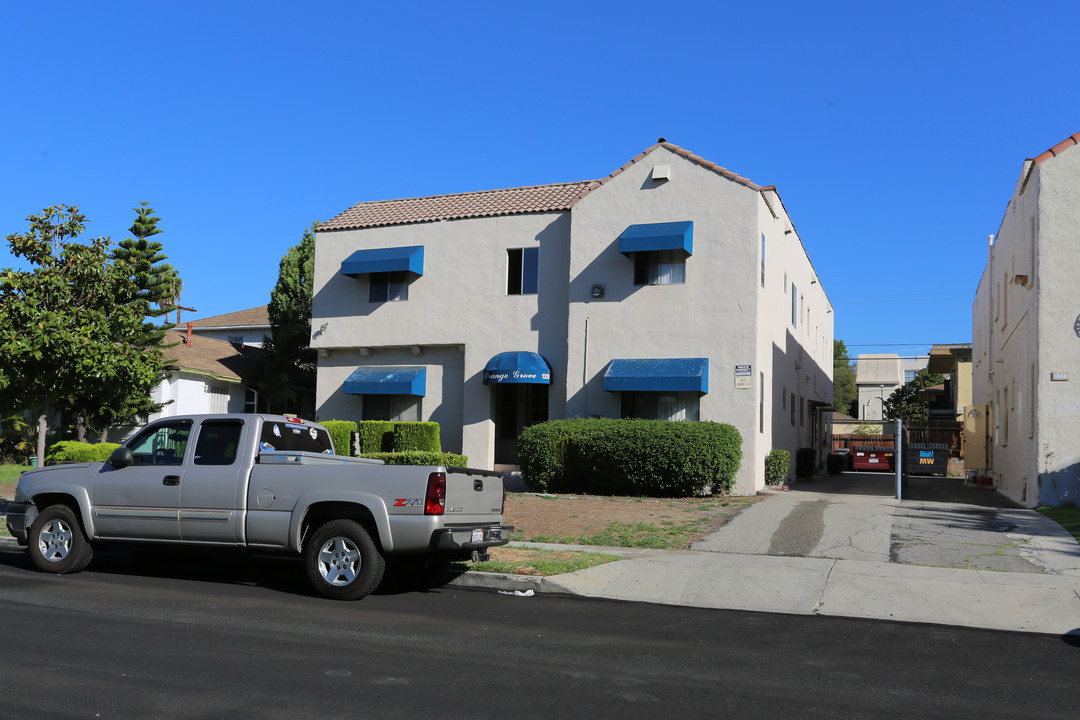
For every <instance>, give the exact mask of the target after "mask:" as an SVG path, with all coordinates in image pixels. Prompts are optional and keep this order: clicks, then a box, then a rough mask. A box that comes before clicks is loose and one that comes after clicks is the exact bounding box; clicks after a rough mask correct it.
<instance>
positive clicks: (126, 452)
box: [108, 446, 131, 470]
mask: <svg viewBox="0 0 1080 720" xmlns="http://www.w3.org/2000/svg"><path fill="white" fill-rule="evenodd" d="M108 463H109V464H110V465H112V466H113V467H114V468H116V469H117V470H119V469H120V468H126V467H127V466H128V465H130V464H131V448H127V447H123V446H121V447H118V448H116V449H115V450H113V452H112V455H110V456H109V459H108Z"/></svg>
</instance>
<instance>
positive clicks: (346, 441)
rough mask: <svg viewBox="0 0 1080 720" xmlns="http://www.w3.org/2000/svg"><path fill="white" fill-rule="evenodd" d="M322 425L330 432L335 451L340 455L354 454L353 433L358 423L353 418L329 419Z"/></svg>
mask: <svg viewBox="0 0 1080 720" xmlns="http://www.w3.org/2000/svg"><path fill="white" fill-rule="evenodd" d="M322 426H323V427H324V428H326V430H327V431H328V432H329V433H330V440H331V441H333V443H334V452H335V453H337V454H338V455H345V456H346V457H347V456H350V455H352V454H353V443H352V437H353V433H354V432H356V423H355V422H353V421H352V420H327V421H326V422H324V423H322Z"/></svg>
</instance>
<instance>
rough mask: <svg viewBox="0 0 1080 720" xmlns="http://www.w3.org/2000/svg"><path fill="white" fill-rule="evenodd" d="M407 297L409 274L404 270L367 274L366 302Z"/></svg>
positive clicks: (389, 300) (387, 300)
mask: <svg viewBox="0 0 1080 720" xmlns="http://www.w3.org/2000/svg"><path fill="white" fill-rule="evenodd" d="M408 299H409V274H408V273H407V272H405V271H404V270H399V271H394V272H374V273H371V274H370V275H368V302H396V301H399V300H408Z"/></svg>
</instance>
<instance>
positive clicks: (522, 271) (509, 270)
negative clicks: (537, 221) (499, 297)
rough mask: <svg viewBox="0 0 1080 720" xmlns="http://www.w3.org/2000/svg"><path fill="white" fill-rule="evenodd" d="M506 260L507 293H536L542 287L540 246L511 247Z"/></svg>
mask: <svg viewBox="0 0 1080 720" xmlns="http://www.w3.org/2000/svg"><path fill="white" fill-rule="evenodd" d="M506 261H507V264H506V294H507V295H535V294H536V293H537V291H538V289H539V287H540V248H535V247H531V248H510V249H508V250H507V251H506Z"/></svg>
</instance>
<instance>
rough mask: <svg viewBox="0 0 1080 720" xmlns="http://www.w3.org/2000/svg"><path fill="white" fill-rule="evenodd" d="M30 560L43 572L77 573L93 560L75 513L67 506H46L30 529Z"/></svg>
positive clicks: (92, 553) (91, 550)
mask: <svg viewBox="0 0 1080 720" xmlns="http://www.w3.org/2000/svg"><path fill="white" fill-rule="evenodd" d="M29 551H30V559H31V560H32V561H33V563H34V565H36V566H37V569H38V570H41V571H43V572H47V573H57V574H63V573H75V572H79V571H80V570H82V569H83V568H85V567H86V566H87V565H89V564H90V560H91V559H92V558H93V557H94V549H93V548H92V547H91V546H90V541H89V540H87V539H86V535H85V534H84V533H83V530H82V525H80V524H79V521H78V519H77V518H76V517H75V513H74V512H73V511H72V509H71V508H69V507H68V506H67V505H50V506H48V507H47V508H45V509H44V510H42V511H41V513H40V514H39V515H38V516H37V518H36V519H35V520H34V524H33V526H32V527H31V528H30V543H29Z"/></svg>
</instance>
